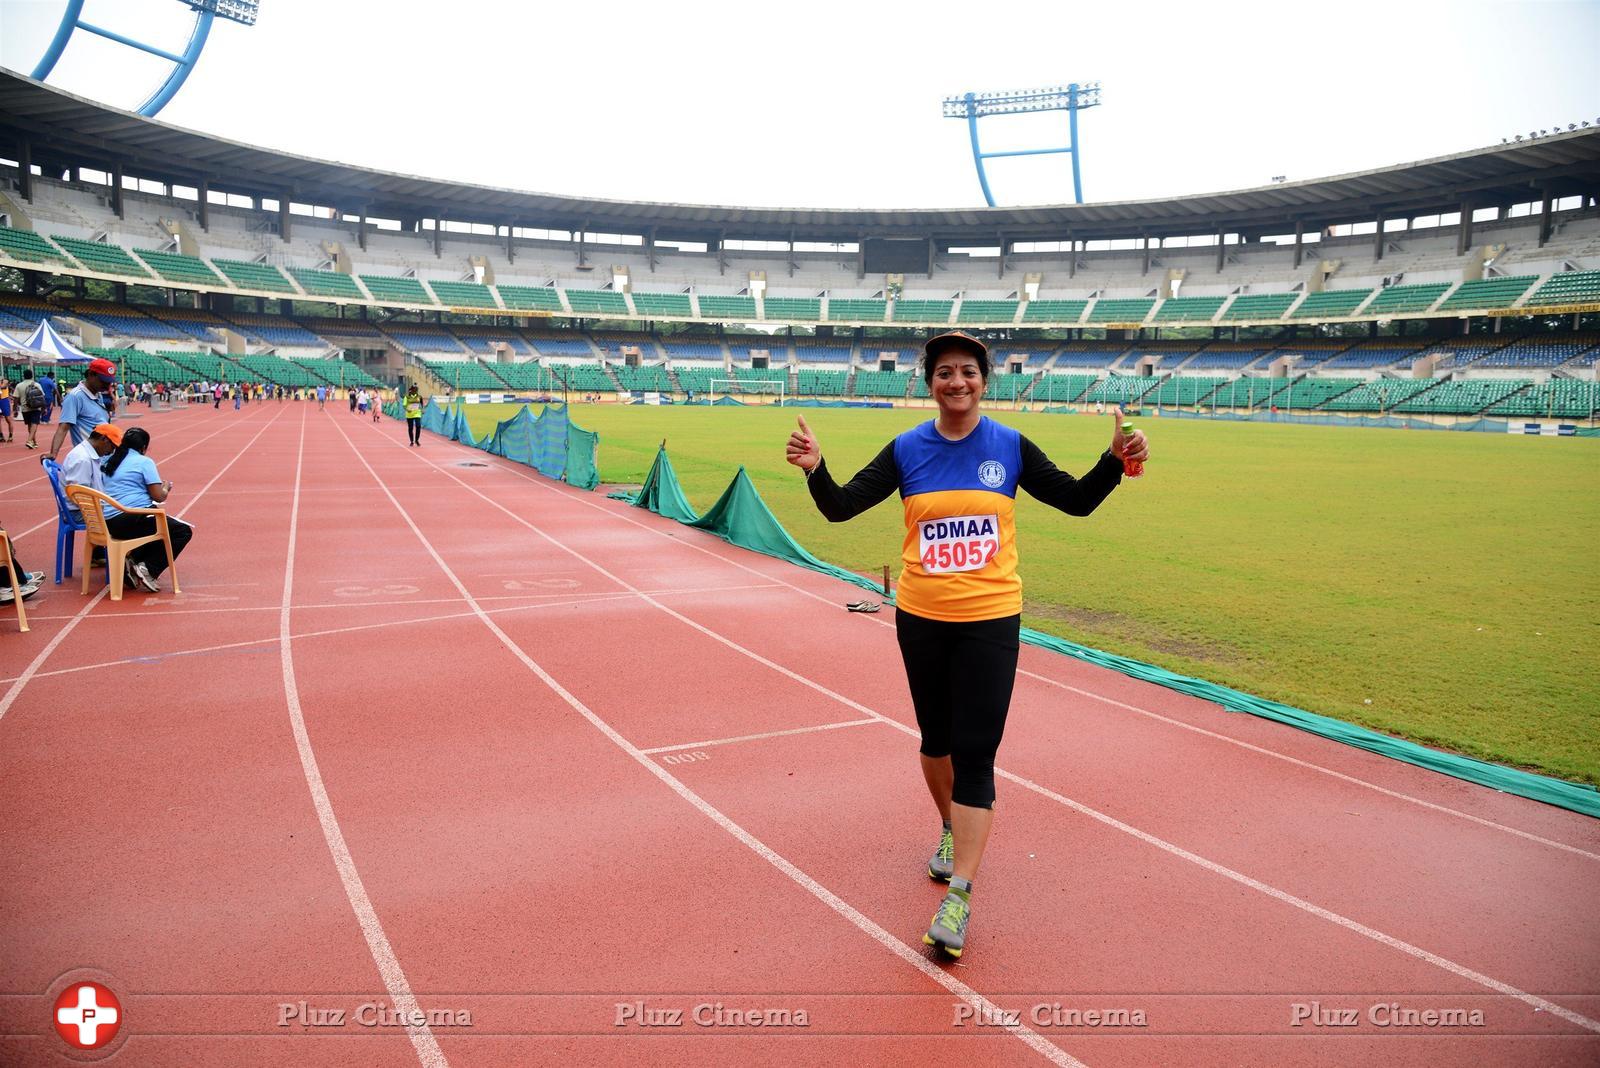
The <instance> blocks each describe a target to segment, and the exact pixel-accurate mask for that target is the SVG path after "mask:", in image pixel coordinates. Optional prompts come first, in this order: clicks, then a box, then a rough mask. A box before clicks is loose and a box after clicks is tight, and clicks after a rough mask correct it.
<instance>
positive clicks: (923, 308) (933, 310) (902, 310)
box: [894, 300, 956, 326]
mask: <svg viewBox="0 0 1600 1068" xmlns="http://www.w3.org/2000/svg"><path fill="white" fill-rule="evenodd" d="M955 305H956V302H955V301H953V300H897V301H895V302H894V321H895V322H897V323H929V324H933V325H939V326H942V325H944V324H945V323H948V322H949V321H950V309H952V308H954V307H955Z"/></svg>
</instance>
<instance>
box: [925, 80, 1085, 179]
mask: <svg viewBox="0 0 1600 1068" xmlns="http://www.w3.org/2000/svg"><path fill="white" fill-rule="evenodd" d="M1099 103H1100V83H1099V82H1089V83H1088V84H1086V85H1079V84H1078V83H1077V82H1073V83H1071V84H1070V85H1065V86H1052V87H1050V88H1048V89H1015V90H1007V91H1005V92H998V93H963V94H961V95H960V96H947V97H945V99H944V116H945V118H947V119H966V120H967V133H968V134H969V135H970V136H971V138H972V162H973V163H974V164H976V165H977V168H978V185H980V186H982V187H983V199H984V200H986V201H988V202H989V206H990V207H991V208H992V207H994V206H995V205H994V194H993V193H991V192H990V191H989V176H988V174H986V173H985V172H984V169H983V161H984V160H986V159H998V158H999V157H1001V156H1051V155H1057V154H1060V153H1062V152H1065V153H1067V154H1068V155H1070V156H1071V157H1072V196H1073V200H1074V201H1075V202H1076V203H1079V204H1082V203H1083V176H1082V173H1081V172H1080V170H1079V167H1078V159H1079V156H1080V155H1081V154H1082V153H1080V152H1079V151H1078V112H1079V111H1080V110H1082V109H1083V108H1092V107H1094V106H1095V105H1096V104H1099ZM1036 111H1065V112H1066V113H1067V136H1068V140H1067V144H1066V146H1065V147H1063V148H1027V149H1019V150H1017V151H1014V152H985V151H983V149H982V148H980V147H979V145H978V120H979V119H981V118H986V117H988V116H990V115H1026V114H1030V113H1032V112H1036Z"/></svg>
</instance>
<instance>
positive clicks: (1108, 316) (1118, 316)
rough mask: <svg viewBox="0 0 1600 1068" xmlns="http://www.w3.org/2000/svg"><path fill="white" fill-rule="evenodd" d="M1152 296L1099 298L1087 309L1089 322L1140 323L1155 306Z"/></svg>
mask: <svg viewBox="0 0 1600 1068" xmlns="http://www.w3.org/2000/svg"><path fill="white" fill-rule="evenodd" d="M1155 303H1156V301H1155V298H1154V297H1131V298H1116V299H1101V300H1097V301H1095V302H1094V307H1093V308H1091V309H1090V310H1089V321H1090V322H1091V323H1142V322H1144V317H1145V316H1147V315H1149V314H1150V309H1151V308H1153V307H1155Z"/></svg>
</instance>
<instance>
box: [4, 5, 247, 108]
mask: <svg viewBox="0 0 1600 1068" xmlns="http://www.w3.org/2000/svg"><path fill="white" fill-rule="evenodd" d="M178 2H179V3H180V4H182V5H183V6H184V7H187V8H190V9H192V10H193V11H194V13H195V20H194V30H193V32H191V33H190V34H189V43H188V44H187V45H186V46H185V47H184V50H183V54H182V55H175V54H174V53H172V52H168V51H167V50H166V49H164V48H157V47H156V46H155V45H152V44H146V43H145V42H143V41H135V40H134V39H133V38H131V37H127V36H124V35H123V34H120V33H117V32H115V31H113V30H108V29H105V28H104V27H102V26H96V25H94V24H93V23H89V22H85V21H83V17H82V16H83V0H67V9H66V11H64V12H62V14H61V24H60V25H59V26H57V27H56V35H55V37H54V38H52V39H51V41H50V47H48V48H46V49H45V52H44V55H43V56H41V57H39V63H38V65H37V66H35V67H34V68H33V78H34V80H36V81H41V82H42V81H44V80H45V79H46V78H48V77H50V72H51V71H52V70H54V69H55V66H56V61H57V60H59V59H60V58H61V53H62V52H65V51H66V50H67V42H68V41H70V40H71V39H72V34H73V31H74V30H80V29H81V30H87V31H89V32H90V33H92V34H96V35H98V36H100V37H104V38H105V39H106V40H108V41H115V42H116V43H117V44H121V45H127V46H128V47H129V48H137V49H138V50H139V51H141V52H148V53H150V54H151V55H152V56H159V57H160V58H162V59H165V60H167V61H169V62H170V63H171V64H172V72H171V73H170V74H168V75H167V78H166V81H164V82H162V83H161V84H160V85H159V86H157V87H156V91H155V92H153V93H151V94H150V99H148V100H146V101H145V102H144V103H143V104H140V105H139V114H141V115H143V116H144V117H145V118H147V119H148V118H152V117H154V115H155V114H156V113H157V112H158V111H160V110H161V109H162V108H164V107H166V106H167V102H168V101H170V100H171V99H172V98H173V97H174V96H176V95H177V93H178V90H179V89H182V88H183V83H184V82H185V81H187V80H188V78H189V72H190V71H192V70H194V65H195V61H196V60H198V59H199V58H200V53H201V52H202V51H203V50H204V49H205V47H206V38H207V37H209V36H210V35H211V22H212V20H213V19H215V18H216V17H217V16H218V15H221V16H222V17H223V18H225V19H227V20H229V21H230V22H240V23H243V24H244V25H246V26H254V25H255V22H256V9H257V7H258V6H259V4H258V0H178Z"/></svg>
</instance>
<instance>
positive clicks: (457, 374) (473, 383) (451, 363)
mask: <svg viewBox="0 0 1600 1068" xmlns="http://www.w3.org/2000/svg"><path fill="white" fill-rule="evenodd" d="M422 364H423V366H424V367H426V368H427V369H428V370H430V371H432V372H433V373H434V375H436V376H437V377H438V379H439V381H441V382H443V383H444V384H445V385H447V386H449V387H450V388H452V389H464V390H466V389H475V390H491V391H495V392H501V391H504V390H505V389H506V388H507V387H506V384H505V382H503V381H502V380H501V379H500V378H499V377H498V376H496V375H495V373H494V371H493V370H491V369H490V367H489V366H488V365H486V364H481V363H479V362H478V361H477V360H424V361H422Z"/></svg>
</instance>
